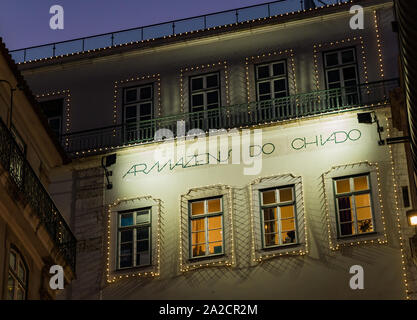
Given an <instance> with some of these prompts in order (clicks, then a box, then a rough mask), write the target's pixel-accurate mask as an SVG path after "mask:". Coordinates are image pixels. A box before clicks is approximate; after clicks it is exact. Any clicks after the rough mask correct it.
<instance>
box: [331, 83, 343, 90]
mask: <svg viewBox="0 0 417 320" xmlns="http://www.w3.org/2000/svg"><path fill="white" fill-rule="evenodd" d="M340 87H341V86H340V82H335V83H331V84H329V89H338V88H340Z"/></svg>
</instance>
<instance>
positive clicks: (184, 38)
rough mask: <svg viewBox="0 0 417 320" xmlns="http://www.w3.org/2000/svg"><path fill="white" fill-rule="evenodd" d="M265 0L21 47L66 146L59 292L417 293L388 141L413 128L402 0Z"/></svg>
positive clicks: (103, 295) (55, 181) (399, 176)
mask: <svg viewBox="0 0 417 320" xmlns="http://www.w3.org/2000/svg"><path fill="white" fill-rule="evenodd" d="M354 4H360V5H361V6H363V8H364V19H365V23H364V29H356V30H353V29H351V28H350V20H351V18H352V14H351V13H350V8H351V6H352V5H354ZM257 8H258V7H257ZM262 8H264V9H265V8H267V9H268V15H267V17H262V18H257V19H252V18H247V17H248V16H247V14H248V13H247V11H245V10H246V9H245V10H243V9H242V10H240V11H238V10H237V11H236V12H232V14H236V19H237V20H236V22H235V23H228V24H220V23H217V25H215V26H212V25H210V23H211V22H210V21H211V20H210V19H214V18H213V17H211V16H204V24H205V25H204V27H203V28H196V29H193V30H188V29H184V30H187V31H180V30H181V28H185V27H184V25H185V22H183V24H181V22H176V23H175V24H172V25H171V24H170V25H169V27H170V28H171V27H172V30H174V31H173V33H172V34H169V35H167V34H164V35H163V36H162V34H163V33H158V32H160V31H158V32H157V30H156V29H149V30H148V29H146V28H141V29H138V30H131V31H129V32H130V37H133V38H134V37H136V36H138V34H140V33H141V38H139V40H136V41H132V42H128V41H126V40H125V42H127V43H126V44H124V43H123V44H122V43H119V42H121V41H122V40H121V39H122V38H123V37H122V35H123V36H126V34H125V33H123V34H122V33H113V34H111V41H112V42H111V45H110V46H106V47H104V46H101V48H100V49H99V48H98V47H96V48H94V47H91V48H90V47H89V45H92V44H91V43H92V41H93V40H92V39H96V40H97V41H99V39H98V38H92V39H83V40H82V49H83V50H80V51H77V50H75V51H74V52H69V53H68V52H65V51H64V49H63V48H62V46H61V47H60V45H59V44H56V45H53V57H47V58H45V57H42V58H39V57H36V58H34V57H35V56H33V57H32V58H28V55H31V54H32V55H33V54H34V51H33V50H25V51H24V52H23V54H24V60H28V61H24V62H21V63H20V64H19V66H20V69H21V71H22V73H23V74H24V76H25V78H26V79H27V81H28V83H29V84H30V86H31V88H32V90H33V91H34V92H35V93H36V95H37V98H38V101H39V102H40V104H41V106H42V107H43V109H44V112H45V114H46V115H47V117H48V122H49V124H50V126H51V128H52V129H53V130H54V131H55V132H57V133H58V134H59V135H60V138H61V143H62V145H63V147H64V149H65V150H66V151H67V152H68V154H69V155H70V157H71V158H72V162H71V163H70V164H68V165H63V166H61V167H59V168H55V169H54V170H53V172H52V174H51V182H52V187H51V192H52V197H53V199H54V201H55V202H56V203H57V206H58V208H59V209H60V210H61V211H62V212H64V215H65V216H67V217H70V225H71V228H72V229H73V230H74V232H75V235H76V237H77V238H78V239H79V244H78V248H77V250H78V251H77V273H78V277H77V280H75V281H73V283H72V284H71V287H70V288H69V289H68V290H66V292H65V293H64V294H63V295H62V297H63V298H69V299H86V298H89V299H296V298H298V299H300V298H310V299H311V298H314V299H317V298H319V299H405V298H415V293H414V289H413V286H415V265H413V264H412V263H411V259H410V257H411V251H410V248H409V244H408V242H407V240H408V238H409V237H410V236H411V235H412V234H413V229H412V228H410V227H408V225H407V221H406V217H405V211H406V210H408V209H410V208H412V207H413V205H414V204H413V203H412V201H410V196H409V193H410V188H412V187H414V186H412V185H410V183H409V179H408V165H407V161H406V155H405V149H404V146H403V145H401V144H395V145H391V144H388V143H387V141H388V140H387V139H389V138H393V137H397V136H402V132H401V131H399V130H398V128H397V127H394V125H393V116H394V117H395V114H393V112H392V108H391V103H390V92H391V91H392V90H394V89H395V88H397V87H399V85H400V84H399V81H398V66H397V59H398V49H397V46H398V45H397V43H398V39H397V35H396V33H394V32H393V31H392V30H391V21H393V20H394V13H393V4H392V1H388V0H375V1H373V0H372V1H359V0H358V1H350V2H347V3H345V2H341V3H339V2H338V1H335V4H334V5H328V6H324V7H316V8H313V7H312V8H311V9H308V10H297V11H294V12H286V13H285V12H281V13H278V14H274V12H273V11H274V10H275V9H276V8H275V7H274V5H272V4H270V5H268V6H267V7H265V6H264V7H262ZM248 10H249V9H248ZM251 10H254V9H253V8H251ZM251 12H252V11H251ZM227 14H228V13H222V15H223V16H224V15H227ZM245 14H246V16H245ZM222 15H219V16H216V19H220V18H221V17H223V16H222ZM196 19H197V18H196ZM199 19H200V18H199ZM240 19H241V20H240ZM212 21H213V20H212ZM216 21H218V20H216ZM219 21H220V20H219ZM213 23H214V22H213ZM220 25H221V26H220ZM160 28H164V25H161V27H160ZM138 31H140V32H139V33H137V32H138ZM191 31H192V32H191ZM135 32H136V33H135ZM152 32H154V33H155V34H156V35H153V33H152ZM161 32H162V31H161ZM77 41H78V42H77ZM80 41H81V40H76V41H75V42H74V45H75V44H77V43H80ZM49 48H50V46H49V47H45V48H41V49H42V50H43V49H47V50H49ZM57 52H58V53H57ZM61 52H63V53H62V54H59V53H61ZM20 53H21V52H20ZM20 53H19V52H17V53H15V57H17V55H18V54H20ZM29 60H30V61H29ZM352 266H360V267H361V268H362V269H363V271H364V277H365V282H364V289H362V290H361V289H357V290H354V289H352V288H351V286H350V280H351V277H352V276H353V274H351V273H350V271H351V268H352ZM354 269H355V267H354Z"/></svg>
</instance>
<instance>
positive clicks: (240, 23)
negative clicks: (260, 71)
mask: <svg viewBox="0 0 417 320" xmlns="http://www.w3.org/2000/svg"><path fill="white" fill-rule="evenodd" d="M351 3H353V0H350V1H348V2H343V3H342V2H339V3H337V4H336V3H334V4H331V5H322V6H320V7H319V6H317V7H315V8H314V9H312V8H310V9H308V10H305V9H304V10H296V11H291V12H287V13H281V14H276V15H271V16H270V17H264V18H258V19H256V20H255V19H251V20H246V21H241V22H239V23H238V22H236V23H230V24H229V25H227V24H225V25H224V26H217V27H212V28H210V27H208V28H205V29H204V28H203V29H196V30H193V31H187V32H185V33H179V34H177V33H174V34H173V35H168V36H162V37H160V38H152V39H146V40H140V41H139V40H138V41H135V42H134V41H130V42H125V43H121V44H114V45H111V46H107V47H102V48H96V49H89V50H84V51H77V52H72V53H67V54H61V55H57V56H54V57H46V58H39V59H30V60H28V61H22V62H18V63H17V64H29V63H34V62H41V61H46V60H56V59H61V58H64V57H71V56H74V55H84V54H88V53H90V52H96V51H97V52H101V51H105V50H109V49H113V48H117V47H125V46H128V45H137V44H143V43H148V42H154V41H158V40H161V39H166V38H172V37H177V36H186V35H188V33H190V34H192V33H194V32H196V33H198V32H203V31H210V29H213V30H215V29H216V28H219V29H221V28H222V27H223V28H226V29H231V28H234V27H235V26H237V25H243V24H249V23H255V22H260V21H262V22H263V21H266V20H276V21H280V18H282V17H285V16H289V15H292V16H294V15H302V14H306V13H309V12H311V11H313V10H314V11H319V10H323V9H326V8H330V7H336V6H338V7H341V8H344V7H348V6H350V5H351ZM225 31H227V30H225ZM22 50H23V49H22Z"/></svg>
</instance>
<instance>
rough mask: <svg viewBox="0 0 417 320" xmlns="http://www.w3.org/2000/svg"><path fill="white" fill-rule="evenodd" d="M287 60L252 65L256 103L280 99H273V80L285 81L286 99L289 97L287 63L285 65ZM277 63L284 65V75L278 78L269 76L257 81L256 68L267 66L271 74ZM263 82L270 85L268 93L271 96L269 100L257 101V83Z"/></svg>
mask: <svg viewBox="0 0 417 320" xmlns="http://www.w3.org/2000/svg"><path fill="white" fill-rule="evenodd" d="M287 62H288V61H287V59H280V60H274V61H268V62H261V63H257V64H255V65H254V69H255V89H256V101H257V102H263V101H268V100H274V99H279V98H281V97H278V98H276V97H275V91H274V90H273V86H274V81H275V80H282V79H284V80H285V89H286V91H285V92H286V95H285V96H286V97H288V96H289V94H290V90H289V85H288V63H287ZM277 63H283V64H284V69H285V73H284V75H283V76H282V75H280V76H270V77H268V78H263V79H259V77H258V68H259V67H262V66H266V65H267V66H268V67H269V72H270V74H273V65H274V64H277ZM264 82H268V83H269V84H270V88H271V89H272V90H271V92H270V95H271V99H267V100H260V99H259V95H260V93H259V85H258V84H259V83H264Z"/></svg>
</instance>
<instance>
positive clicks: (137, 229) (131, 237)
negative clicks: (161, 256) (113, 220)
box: [118, 209, 151, 269]
mask: <svg viewBox="0 0 417 320" xmlns="http://www.w3.org/2000/svg"><path fill="white" fill-rule="evenodd" d="M118 218H119V232H118V266H119V268H120V269H122V268H132V267H140V266H147V265H150V263H151V209H138V210H132V211H123V212H120V213H119V217H118Z"/></svg>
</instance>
